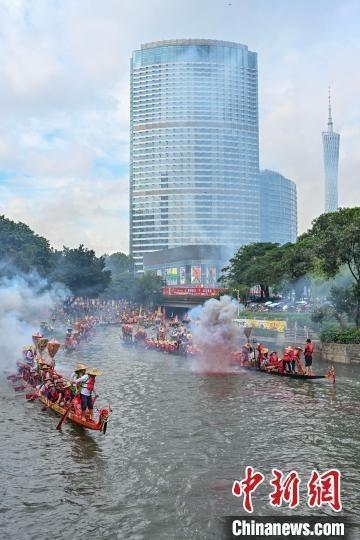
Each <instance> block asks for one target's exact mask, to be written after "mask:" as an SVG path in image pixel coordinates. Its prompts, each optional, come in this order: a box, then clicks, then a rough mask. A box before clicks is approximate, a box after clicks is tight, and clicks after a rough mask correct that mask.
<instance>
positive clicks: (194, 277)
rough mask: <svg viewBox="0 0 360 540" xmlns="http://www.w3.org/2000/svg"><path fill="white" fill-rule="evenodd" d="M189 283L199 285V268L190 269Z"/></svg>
mask: <svg viewBox="0 0 360 540" xmlns="http://www.w3.org/2000/svg"><path fill="white" fill-rule="evenodd" d="M191 283H201V266H192V267H191Z"/></svg>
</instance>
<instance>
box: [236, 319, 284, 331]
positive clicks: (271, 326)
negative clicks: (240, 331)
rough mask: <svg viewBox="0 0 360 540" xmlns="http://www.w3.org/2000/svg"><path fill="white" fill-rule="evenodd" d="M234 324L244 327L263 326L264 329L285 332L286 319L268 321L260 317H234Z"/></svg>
mask: <svg viewBox="0 0 360 540" xmlns="http://www.w3.org/2000/svg"><path fill="white" fill-rule="evenodd" d="M235 322H236V324H238V325H239V326H241V327H243V328H245V327H249V326H250V327H251V328H264V329H265V330H276V331H277V332H285V330H286V321H269V320H265V319H264V320H260V319H235Z"/></svg>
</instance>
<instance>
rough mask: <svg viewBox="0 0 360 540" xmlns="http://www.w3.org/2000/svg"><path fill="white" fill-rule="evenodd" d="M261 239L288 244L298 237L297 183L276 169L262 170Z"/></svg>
mask: <svg viewBox="0 0 360 540" xmlns="http://www.w3.org/2000/svg"><path fill="white" fill-rule="evenodd" d="M259 178H260V205H261V220H260V223H261V241H262V242H276V243H278V244H286V243H287V242H295V241H296V237H297V194H296V184H295V182H293V181H292V180H289V179H288V178H285V176H282V175H281V174H279V173H278V172H275V171H269V170H265V171H261V172H260V177H259Z"/></svg>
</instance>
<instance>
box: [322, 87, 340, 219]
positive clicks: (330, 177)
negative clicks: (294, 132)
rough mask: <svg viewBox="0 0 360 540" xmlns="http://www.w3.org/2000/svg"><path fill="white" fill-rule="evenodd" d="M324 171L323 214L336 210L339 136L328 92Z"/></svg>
mask: <svg viewBox="0 0 360 540" xmlns="http://www.w3.org/2000/svg"><path fill="white" fill-rule="evenodd" d="M322 140H323V147H324V169H325V212H335V211H336V210H337V209H338V166H339V146H340V135H339V133H335V131H334V126H333V120H332V115H331V98H330V90H329V118H328V129H327V131H323V133H322Z"/></svg>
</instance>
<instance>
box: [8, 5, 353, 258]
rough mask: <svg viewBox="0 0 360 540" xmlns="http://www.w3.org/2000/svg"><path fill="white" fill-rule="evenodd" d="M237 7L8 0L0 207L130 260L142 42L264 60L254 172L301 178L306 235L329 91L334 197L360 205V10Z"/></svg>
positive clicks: (318, 192)
mask: <svg viewBox="0 0 360 540" xmlns="http://www.w3.org/2000/svg"><path fill="white" fill-rule="evenodd" d="M231 4H232V6H229V5H228V2H224V1H223V0H213V1H211V2H209V1H208V0H198V1H197V2H191V1H190V0H182V1H180V0H172V1H171V2H165V0H149V1H147V0H146V1H145V0H122V1H121V2H119V1H118V0H104V1H103V2H96V1H95V0H78V1H76V2H73V0H62V1H61V2H59V1H54V2H43V1H42V0H32V2H28V1H26V0H7V1H5V0H2V2H0V18H1V21H2V25H1V31H0V116H1V119H2V122H1V126H0V211H1V212H4V213H5V214H6V215H8V216H9V217H11V218H13V219H19V220H22V221H25V222H27V223H29V225H30V226H31V227H33V228H34V229H35V230H36V232H38V233H40V234H43V235H45V236H46V237H48V238H49V240H50V241H51V243H53V244H54V245H55V246H57V247H61V246H62V245H63V244H66V245H70V246H73V245H76V244H79V243H80V242H82V243H85V244H86V245H88V246H89V247H93V248H94V249H96V251H97V252H98V253H103V252H105V251H108V252H112V251H118V250H120V249H121V250H125V251H127V245H128V186H127V184H128V180H127V170H128V160H129V58H130V56H131V51H132V50H133V49H135V48H138V47H139V46H140V44H141V43H143V42H147V41H154V40H159V39H167V38H180V37H209V38H214V39H226V40H233V41H239V42H242V43H246V44H247V45H248V46H249V48H250V49H251V50H255V51H257V52H258V57H259V109H260V152H261V154H260V156H261V164H262V167H263V168H274V169H275V170H278V171H279V172H281V173H282V174H284V175H285V176H288V177H289V178H291V179H293V180H295V181H296V182H297V187H298V199H299V222H300V230H301V231H302V230H304V229H306V228H307V227H308V226H309V225H310V222H311V220H312V219H313V218H314V217H316V216H317V215H318V214H319V213H321V211H322V209H323V203H322V200H323V165H322V146H321V131H322V130H323V129H324V128H325V125H326V115H327V110H326V99H327V86H328V84H329V83H331V85H332V88H333V103H334V110H333V112H334V120H335V127H336V129H339V130H340V131H341V158H340V202H341V204H343V205H352V204H355V203H357V204H358V203H359V201H358V197H359V186H358V170H359V157H358V151H357V148H358V144H359V126H360V109H359V104H358V95H359V91H360V75H359V74H358V73H357V72H356V69H355V66H356V65H357V63H358V58H359V53H360V50H359V49H360V45H359V41H358V28H357V27H358V21H359V18H360V6H359V3H358V2H355V1H353V0H345V1H341V2H340V1H338V0H334V2H332V3H331V4H329V3H328V2H325V0H318V2H316V3H310V2H308V3H307V2H305V3H304V2H293V3H292V4H291V7H290V6H289V3H288V2H287V1H286V0H278V1H277V2H276V3H269V2H268V0H256V1H253V0H241V1H240V0H233V1H232V2H231Z"/></svg>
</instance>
